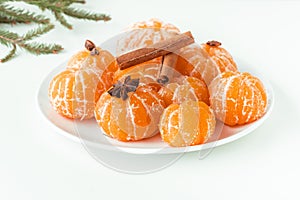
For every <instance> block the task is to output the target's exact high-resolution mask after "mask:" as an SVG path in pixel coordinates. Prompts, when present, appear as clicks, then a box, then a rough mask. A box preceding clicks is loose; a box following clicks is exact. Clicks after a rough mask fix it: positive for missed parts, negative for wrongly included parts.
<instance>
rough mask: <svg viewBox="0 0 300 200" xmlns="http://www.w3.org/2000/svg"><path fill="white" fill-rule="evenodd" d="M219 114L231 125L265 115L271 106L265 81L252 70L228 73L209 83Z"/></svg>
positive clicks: (213, 102)
mask: <svg viewBox="0 0 300 200" xmlns="http://www.w3.org/2000/svg"><path fill="white" fill-rule="evenodd" d="M208 89H209V92H210V94H211V96H210V103H211V106H212V108H213V110H214V112H215V115H216V117H217V118H218V119H219V120H221V121H222V122H224V123H225V124H227V125H230V126H234V125H242V124H246V123H250V122H253V121H255V120H257V119H259V118H260V117H262V116H263V115H264V114H265V112H266V109H267V101H268V100H267V93H266V90H265V88H264V85H263V83H262V82H261V81H260V80H259V79H258V78H257V77H254V76H252V75H251V74H249V73H240V72H224V73H222V74H220V75H219V76H218V77H216V78H215V79H214V80H213V81H212V82H211V84H210V86H209V88H208Z"/></svg>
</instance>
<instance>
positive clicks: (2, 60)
mask: <svg viewBox="0 0 300 200" xmlns="http://www.w3.org/2000/svg"><path fill="white" fill-rule="evenodd" d="M12 47H13V48H12V49H11V50H10V52H9V53H8V54H7V55H6V56H5V57H4V58H1V59H0V63H4V62H6V61H8V60H10V59H12V58H13V57H14V56H15V55H16V50H17V45H15V44H13V45H12Z"/></svg>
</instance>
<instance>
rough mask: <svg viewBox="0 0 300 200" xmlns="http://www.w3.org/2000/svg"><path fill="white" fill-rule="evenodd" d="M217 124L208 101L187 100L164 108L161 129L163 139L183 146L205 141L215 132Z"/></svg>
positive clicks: (170, 143) (171, 144) (160, 123)
mask: <svg viewBox="0 0 300 200" xmlns="http://www.w3.org/2000/svg"><path fill="white" fill-rule="evenodd" d="M215 125H216V120H215V116H214V113H213V111H212V109H210V108H209V106H208V105H207V104H206V103H204V102H202V101H192V100H186V101H184V102H182V103H181V104H171V105H169V106H168V107H167V108H166V109H165V110H164V112H163V114H162V116H161V120H160V122H159V130H160V134H161V137H162V140H163V141H165V142H167V143H168V144H169V145H170V146H174V147H182V146H192V145H198V144H203V143H205V142H206V141H207V140H208V138H209V137H210V136H211V135H212V134H213V133H214V130H215Z"/></svg>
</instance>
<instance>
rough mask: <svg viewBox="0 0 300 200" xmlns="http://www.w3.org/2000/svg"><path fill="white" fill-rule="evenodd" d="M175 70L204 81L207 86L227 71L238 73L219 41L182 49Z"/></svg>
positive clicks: (230, 57)
mask: <svg viewBox="0 0 300 200" xmlns="http://www.w3.org/2000/svg"><path fill="white" fill-rule="evenodd" d="M178 55H179V58H178V60H177V64H176V66H175V69H176V70H177V71H179V72H180V73H182V74H183V75H187V76H193V77H196V78H200V79H203V80H204V81H205V83H206V85H209V84H210V82H211V81H212V80H213V79H214V78H215V77H216V76H218V75H219V74H220V73H222V72H225V71H237V70H238V69H237V65H236V63H235V62H234V60H233V58H232V56H231V55H230V54H229V52H228V51H226V50H225V49H224V48H222V47H221V43H220V42H217V41H209V42H207V43H205V44H202V45H198V44H192V45H189V46H187V47H184V48H182V49H180V51H179V52H178Z"/></svg>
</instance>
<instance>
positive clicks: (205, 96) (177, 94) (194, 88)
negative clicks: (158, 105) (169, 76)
mask: <svg viewBox="0 0 300 200" xmlns="http://www.w3.org/2000/svg"><path fill="white" fill-rule="evenodd" d="M159 95H160V96H161V97H162V98H163V99H164V101H165V103H166V105H170V104H172V103H177V104H180V103H182V102H184V101H186V100H194V101H203V102H204V103H206V104H207V105H209V93H208V88H207V86H206V84H205V83H204V82H203V81H202V80H200V79H198V78H195V77H189V76H181V77H179V78H176V79H175V80H174V82H172V83H169V84H167V85H165V86H164V87H162V88H161V89H160V90H159Z"/></svg>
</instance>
